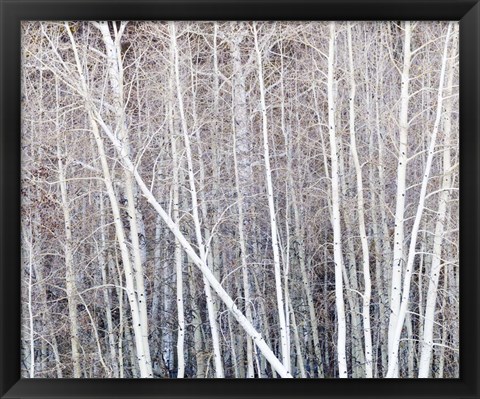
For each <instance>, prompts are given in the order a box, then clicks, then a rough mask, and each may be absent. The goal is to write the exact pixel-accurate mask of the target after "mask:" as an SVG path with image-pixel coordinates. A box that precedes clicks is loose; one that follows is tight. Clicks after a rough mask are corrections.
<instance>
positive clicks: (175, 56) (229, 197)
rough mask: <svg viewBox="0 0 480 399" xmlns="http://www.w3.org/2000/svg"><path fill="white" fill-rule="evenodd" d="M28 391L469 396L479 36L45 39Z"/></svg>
mask: <svg viewBox="0 0 480 399" xmlns="http://www.w3.org/2000/svg"><path fill="white" fill-rule="evenodd" d="M21 28H22V32H21V35H22V41H21V57H22V59H21V109H22V115H21V168H22V169H21V260H22V262H21V270H20V273H21V291H22V294H21V295H22V296H21V311H22V317H21V323H22V324H21V332H22V334H21V365H20V367H21V373H22V377H23V378H200V379H205V378H236V379H244V378H265V379H271V378H302V379H304V378H318V379H323V378H414V379H416V378H440V379H442V378H450V379H451V378H459V371H460V364H459V346H460V342H459V306H460V304H459V285H460V281H459V266H460V265H459V162H460V160H459V46H458V43H459V24H458V23H457V22H448V21H420V22H418V21H376V22H369V21H351V22H347V21H315V22H309V21H305V22H300V21H296V22H295V21H292V22H286V21H276V22H275V21H269V22H267V21H219V22H213V21H212V22H210V21H66V22H65V21H24V22H22V24H21Z"/></svg>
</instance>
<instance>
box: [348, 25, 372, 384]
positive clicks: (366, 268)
mask: <svg viewBox="0 0 480 399" xmlns="http://www.w3.org/2000/svg"><path fill="white" fill-rule="evenodd" d="M348 58H349V66H350V100H349V103H350V150H351V152H352V158H353V163H354V164H355V172H356V177H357V208H358V209H357V212H358V227H359V231H360V240H361V243H362V264H363V281H364V292H363V296H362V299H363V305H362V315H363V332H364V344H365V376H366V377H367V378H372V377H373V373H372V351H373V349H372V332H371V327H370V298H371V293H372V282H371V279H370V254H369V250H368V240H367V231H366V228H365V211H364V204H365V201H364V199H363V181H362V168H361V166H360V161H359V159H358V152H357V143H356V139H355V70H354V63H353V51H352V25H351V24H350V23H349V25H348Z"/></svg>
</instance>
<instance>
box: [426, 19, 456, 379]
mask: <svg viewBox="0 0 480 399" xmlns="http://www.w3.org/2000/svg"><path fill="white" fill-rule="evenodd" d="M457 31H458V25H455V30H454V35H453V36H454V37H456V34H457ZM451 54H452V55H451V57H452V61H451V63H450V69H449V73H448V82H447V89H446V90H445V97H446V98H447V100H446V102H447V104H446V106H445V110H444V114H443V115H444V117H443V130H444V132H443V133H444V136H445V138H444V147H445V149H444V151H443V171H444V172H443V173H444V176H443V179H442V185H441V189H442V191H441V193H440V194H439V200H438V202H439V203H438V213H437V214H438V219H437V222H436V224H435V234H434V239H433V257H432V266H431V269H430V276H429V280H428V291H427V303H426V306H425V316H424V319H423V337H422V343H421V349H422V351H421V357H420V363H419V368H418V378H428V377H429V374H430V364H431V358H432V349H433V326H434V321H435V309H436V304H437V294H438V280H439V277H440V271H441V268H442V263H443V261H442V243H443V234H444V232H445V219H446V214H447V203H448V201H449V199H450V188H451V186H452V170H451V167H452V165H451V159H450V158H451V156H450V151H451V149H450V146H451V140H450V134H451V130H452V123H451V115H452V106H453V100H452V87H453V70H454V67H453V64H454V57H455V54H456V45H454V46H452V50H451ZM445 329H446V328H445V327H444V331H445Z"/></svg>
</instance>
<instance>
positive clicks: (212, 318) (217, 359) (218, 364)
mask: <svg viewBox="0 0 480 399" xmlns="http://www.w3.org/2000/svg"><path fill="white" fill-rule="evenodd" d="M170 29H171V31H170V35H171V46H172V51H173V54H174V70H175V84H176V89H177V102H178V108H179V112H180V122H181V126H182V130H183V137H184V142H185V150H186V155H187V167H188V180H189V183H190V194H191V197H192V217H193V222H194V225H195V235H196V238H197V245H198V248H199V252H200V257H201V259H202V260H203V262H204V263H205V265H206V264H207V255H206V250H205V245H204V242H203V235H202V231H201V225H200V217H199V215H198V200H197V189H196V184H195V176H194V172H193V160H192V151H191V148H190V138H189V133H188V127H187V120H186V118H185V112H184V107H183V95H182V90H181V84H180V69H179V60H178V48H177V37H176V30H175V23H174V22H170ZM207 266H208V265H207ZM203 280H204V286H205V297H206V299H207V312H208V319H209V322H210V330H211V334H212V345H213V357H214V363H215V376H216V377H217V378H224V372H223V363H222V353H221V350H220V337H219V335H218V325H217V319H216V314H215V309H214V303H213V301H214V299H213V296H212V292H211V288H210V285H209V284H208V280H207V279H206V278H205V276H203Z"/></svg>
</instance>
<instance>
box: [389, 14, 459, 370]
mask: <svg viewBox="0 0 480 399" xmlns="http://www.w3.org/2000/svg"><path fill="white" fill-rule="evenodd" d="M451 30H452V23H449V25H448V31H447V36H446V39H445V45H444V50H443V57H442V68H441V71H440V82H439V87H438V95H437V112H436V117H435V123H434V126H433V129H432V135H431V139H430V145H429V148H428V157H427V163H426V165H425V171H424V174H423V179H422V186H421V189H420V198H419V201H418V207H417V212H416V214H415V221H414V223H413V227H412V233H411V240H410V245H409V250H408V258H407V265H406V270H405V277H404V281H403V290H402V302H401V305H400V310H399V314H398V320H397V324H396V326H395V330H394V336H393V344H392V348H391V352H390V358H389V362H388V372H387V378H393V377H394V376H395V370H396V369H397V367H398V350H399V345H400V336H401V334H402V329H403V324H404V321H405V316H406V314H407V311H408V301H409V295H410V284H411V278H412V274H413V266H414V261H415V255H416V245H417V237H418V230H419V228H420V222H421V220H422V215H423V210H424V207H425V196H426V192H427V185H428V180H429V177H430V169H431V166H432V161H433V156H434V151H435V146H436V140H437V134H438V129H439V126H440V121H441V117H442V111H443V109H442V107H443V86H444V80H445V69H446V64H447V59H448V42H449V41H450V32H451Z"/></svg>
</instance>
